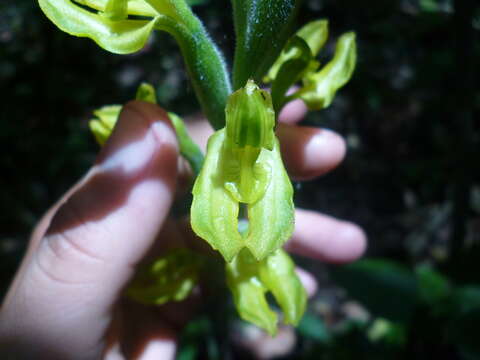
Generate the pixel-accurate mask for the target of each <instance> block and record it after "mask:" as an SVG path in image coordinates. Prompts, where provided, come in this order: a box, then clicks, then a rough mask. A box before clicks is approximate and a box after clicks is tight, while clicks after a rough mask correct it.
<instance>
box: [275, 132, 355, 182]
mask: <svg viewBox="0 0 480 360" xmlns="http://www.w3.org/2000/svg"><path fill="white" fill-rule="evenodd" d="M276 132H277V136H278V138H279V140H280V148H281V151H282V159H283V161H284V163H285V167H286V169H287V171H288V173H289V174H290V176H291V177H292V178H293V179H295V180H308V179H312V178H314V177H317V176H319V175H322V174H324V173H326V172H328V171H330V170H332V169H333V168H335V167H336V166H337V165H338V164H340V162H341V161H342V160H343V158H344V157H345V152H346V146H345V141H344V140H343V138H342V137H341V136H340V135H338V134H337V133H335V132H333V131H331V130H327V129H319V128H312V127H299V126H294V125H287V124H278V126H277V130H276Z"/></svg>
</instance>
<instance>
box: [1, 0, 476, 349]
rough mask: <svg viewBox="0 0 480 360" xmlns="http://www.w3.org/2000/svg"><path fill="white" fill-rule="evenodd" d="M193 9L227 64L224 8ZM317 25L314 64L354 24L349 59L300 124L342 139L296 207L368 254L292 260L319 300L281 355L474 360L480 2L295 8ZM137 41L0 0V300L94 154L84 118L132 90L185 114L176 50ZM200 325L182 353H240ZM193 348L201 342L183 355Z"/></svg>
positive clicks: (344, 2)
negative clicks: (92, 36)
mask: <svg viewBox="0 0 480 360" xmlns="http://www.w3.org/2000/svg"><path fill="white" fill-rule="evenodd" d="M196 3H198V4H197V5H196V6H195V11H196V13H197V14H198V15H199V16H200V17H201V18H202V19H203V20H204V22H205V24H206V26H207V28H208V29H209V31H210V32H211V34H212V37H213V38H214V39H215V40H216V41H217V43H218V44H219V46H220V47H221V48H222V49H223V50H224V52H225V54H226V57H227V60H228V62H229V64H230V65H231V59H232V58H233V48H234V34H233V24H232V20H231V16H230V5H229V2H228V1H226V0H223V1H222V0H209V1H208V0H203V1H202V0H197V1H196ZM320 17H322V18H328V19H329V20H330V31H331V40H330V41H329V45H328V46H327V49H326V50H325V51H324V52H323V55H322V57H323V58H328V56H329V55H331V52H332V47H333V45H334V39H335V38H336V37H337V36H338V35H339V34H341V33H343V32H345V31H348V30H354V31H356V32H357V38H358V48H359V56H358V59H359V61H358V65H357V69H356V72H355V75H354V77H353V79H352V81H351V82H350V83H349V84H348V85H347V86H346V87H345V89H343V90H342V91H340V92H339V94H338V96H337V98H336V100H335V101H334V103H333V104H332V106H331V107H330V108H329V109H327V110H324V111H321V112H315V113H311V114H310V115H309V116H308V118H307V119H306V120H305V123H307V124H315V125H318V126H322V127H329V128H332V129H335V130H336V131H338V132H340V133H341V134H342V135H343V136H344V137H345V138H346V140H347V143H348V148H349V152H348V155H347V158H346V161H345V162H344V163H343V164H342V165H341V166H340V167H339V168H338V169H336V170H335V171H333V172H332V173H331V174H329V175H327V176H324V177H322V178H321V179H319V180H316V181H312V182H307V183H303V184H298V185H297V193H296V198H297V199H296V200H297V204H298V205H300V206H302V207H305V208H310V209H316V210H319V211H322V212H325V213H328V214H331V215H334V216H338V217H340V218H344V219H348V220H351V221H354V222H357V223H358V224H360V225H361V226H362V227H363V228H364V229H365V230H366V232H367V234H368V237H369V248H368V254H367V256H366V258H365V259H364V260H362V261H359V262H357V263H355V264H352V265H349V266H327V265H323V264H313V263H311V262H308V261H306V260H305V259H298V261H299V262H300V263H303V265H305V266H306V267H307V268H308V269H309V270H311V271H313V272H314V273H315V274H316V275H317V276H318V278H319V281H320V291H319V294H318V295H317V296H316V298H315V299H313V300H312V301H311V303H310V307H309V311H308V313H307V315H306V317H305V319H304V321H303V322H302V324H301V326H300V328H299V330H298V332H297V337H298V338H297V340H298V341H297V343H296V346H295V348H294V352H293V355H292V354H291V355H289V356H287V357H288V358H295V359H304V358H305V359H309V358H312V359H353V358H356V359H358V358H360V359H362V358H366V359H367V358H368V359H404V358H407V357H408V358H411V359H430V358H436V359H439V358H440V359H479V358H480V342H479V341H478V339H479V337H478V336H479V335H478V334H479V331H478V328H479V327H480V265H479V263H480V166H479V155H480V151H479V142H480V138H479V130H480V129H479V123H478V121H477V119H478V116H479V111H480V87H479V86H478V85H477V84H478V81H479V80H480V78H479V77H480V73H479V68H480V67H479V65H480V61H479V59H480V37H479V32H480V7H479V5H478V3H477V2H476V1H473V0H457V1H454V0H451V1H450V0H438V1H435V0H390V1H384V0H371V1H368V2H365V1H358V0H305V1H304V6H303V8H302V11H301V13H300V18H299V24H304V23H305V22H307V21H309V20H313V19H317V18H320ZM151 40H152V41H150V43H149V45H148V46H147V48H146V49H144V50H143V51H141V52H140V53H138V54H134V55H129V56H119V55H113V54H109V53H107V52H105V51H103V50H101V49H100V48H99V47H97V46H96V45H95V44H94V43H93V42H92V41H90V40H88V39H75V38H72V37H70V36H69V35H67V34H65V33H62V32H60V31H59V30H57V29H56V28H55V27H54V26H53V25H52V24H51V23H50V22H49V21H48V20H47V19H46V17H45V16H44V15H43V14H42V13H41V12H40V10H39V8H38V6H37V4H36V2H34V1H32V0H16V1H13V0H6V1H5V0H3V1H2V2H1V3H0V95H1V98H0V99H1V100H0V101H1V104H2V106H1V107H0V129H1V131H0V154H1V155H0V169H1V173H0V286H1V290H0V291H1V292H0V295H1V296H3V294H4V292H5V290H6V287H7V286H8V284H9V282H10V280H11V278H12V276H13V274H14V272H15V269H16V267H17V266H18V263H19V261H20V259H21V256H22V254H23V251H24V249H25V246H26V242H27V240H28V236H29V232H30V230H31V229H32V227H33V226H34V224H35V223H36V221H37V220H38V219H39V217H40V216H41V215H42V213H43V212H44V211H45V210H46V209H47V208H48V207H49V206H50V205H52V204H53V202H54V201H55V200H56V199H57V198H58V197H59V196H60V195H61V194H62V193H63V192H64V191H65V190H66V189H68V188H69V187H70V186H71V185H72V184H73V183H74V182H75V181H76V179H78V178H79V177H80V176H81V175H82V174H83V173H85V171H86V170H87V169H88V168H89V166H90V164H91V163H92V161H93V159H94V156H95V153H96V152H97V150H98V148H97V145H96V144H95V143H94V141H93V137H92V136H91V134H90V133H89V131H88V127H87V124H88V120H89V118H90V117H91V116H92V110H93V109H95V108H97V107H99V106H102V105H105V104H111V103H124V102H126V101H127V100H129V99H131V98H132V97H133V95H134V93H135V89H136V87H137V86H138V84H139V82H140V81H142V80H143V81H148V82H150V83H153V84H155V86H156V87H157V93H158V97H159V102H160V104H161V105H162V106H163V107H165V108H168V109H169V110H172V111H175V112H177V113H179V114H182V115H186V114H189V113H191V112H194V111H195V110H197V109H198V107H197V104H196V101H195V98H194V94H193V91H192V88H191V87H190V85H189V83H188V82H187V79H186V77H185V73H184V67H183V64H182V59H181V56H180V54H179V51H178V49H177V47H176V44H175V43H174V41H173V40H172V39H171V38H170V37H169V36H168V35H166V34H163V33H156V34H155V35H154V37H153V38H152V39H151ZM210 328H211V326H209V325H208V323H205V321H204V320H202V319H197V320H195V321H192V324H191V326H190V327H189V328H188V329H187V331H186V335H185V337H184V341H183V347H182V349H183V350H182V351H181V352H180V357H181V358H182V359H193V358H196V357H203V358H212V359H213V358H231V357H232V356H233V357H235V356H238V355H232V354H234V353H235V351H234V348H235V346H234V345H231V346H229V345H228V344H227V346H226V349H225V346H223V348H221V349H220V350H219V349H218V348H215V346H216V345H215V336H214V334H213V333H212V331H211V330H209V329H210ZM211 333H212V334H211ZM210 337H211V339H210ZM204 338H207V339H210V340H211V341H210V342H211V343H212V344H213V345H212V346H213V347H211V346H210V345H209V346H203V347H202V346H200V347H196V346H195V344H199V343H201V342H200V340H199V339H204ZM212 339H213V340H212ZM215 349H216V350H215ZM219 354H221V355H219ZM222 354H223V355H222ZM219 356H220V357H219ZM245 356H246V355H245Z"/></svg>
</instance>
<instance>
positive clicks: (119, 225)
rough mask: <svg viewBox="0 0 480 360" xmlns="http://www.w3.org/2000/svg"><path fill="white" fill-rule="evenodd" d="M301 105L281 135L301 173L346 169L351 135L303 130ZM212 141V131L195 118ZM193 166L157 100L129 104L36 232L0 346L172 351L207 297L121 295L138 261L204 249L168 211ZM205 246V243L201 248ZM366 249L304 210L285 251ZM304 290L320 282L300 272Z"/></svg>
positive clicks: (344, 257) (319, 253) (195, 126)
mask: <svg viewBox="0 0 480 360" xmlns="http://www.w3.org/2000/svg"><path fill="white" fill-rule="evenodd" d="M305 112H306V109H305V107H304V106H303V104H302V103H301V102H292V103H290V104H289V105H287V106H286V107H285V108H284V110H283V112H282V113H281V115H280V122H281V123H280V124H279V125H278V127H277V135H278V137H279V139H280V142H281V148H282V153H283V157H284V160H285V165H286V168H287V170H288V171H289V173H290V175H291V176H292V178H294V179H297V180H307V179H311V178H314V177H316V176H319V175H322V174H324V173H325V172H328V171H330V170H331V169H333V168H334V167H335V166H337V165H338V164H339V163H340V162H341V161H342V159H343V157H344V155H345V142H344V141H343V139H342V138H341V137H340V136H339V135H337V134H335V133H334V132H332V131H330V130H324V129H316V128H306V127H299V126H297V125H296V123H297V122H298V121H299V120H300V119H301V118H302V117H303V116H304V114H305ZM189 130H190V131H191V133H192V135H194V137H195V138H196V140H197V141H198V142H199V143H200V144H201V146H205V144H206V139H207V138H208V136H209V135H210V134H211V132H212V130H211V129H210V127H209V125H208V124H207V122H206V121H204V120H197V121H193V122H191V123H190V129H189ZM185 177H186V172H185V166H184V165H183V164H182V162H181V161H179V158H178V145H177V142H176V139H175V133H174V131H173V128H172V126H171V124H170V122H169V121H168V120H167V116H166V114H165V112H164V111H163V110H162V109H160V108H159V107H157V106H155V105H152V104H149V103H144V102H138V101H136V102H131V103H129V104H127V105H126V106H125V107H124V110H123V111H122V113H121V115H120V119H119V122H118V124H117V126H116V128H115V130H114V132H113V134H112V136H111V138H110V139H109V140H108V141H107V143H106V145H105V146H104V147H103V148H102V150H101V152H100V154H99V155H98V158H97V160H96V162H95V164H94V166H93V167H92V168H91V169H90V171H89V172H88V173H87V174H86V175H85V176H84V178H82V179H81V180H80V181H79V182H78V183H77V184H76V185H74V186H73V187H72V189H70V190H69V191H68V192H67V193H66V194H65V195H64V196H63V197H62V199H60V200H59V201H58V202H57V203H56V204H55V205H54V206H53V207H52V208H51V209H50V210H48V211H47V213H46V214H45V215H44V216H43V217H42V219H41V220H40V222H39V223H38V225H37V226H36V228H35V229H34V231H33V233H32V237H31V241H30V245H29V248H28V251H27V253H26V255H25V257H24V259H23V261H22V264H21V266H20V268H19V270H18V272H17V274H16V276H15V278H14V281H13V282H12V284H11V286H10V289H9V291H8V294H7V296H6V298H5V300H4V303H3V305H2V307H1V309H0V344H1V345H4V346H2V348H3V349H4V351H5V353H6V354H15V356H16V358H26V359H33V358H48V359H52V360H54V359H97V358H107V359H165V360H168V359H173V358H174V355H175V350H176V344H177V335H178V333H179V330H180V329H181V327H182V325H183V324H185V323H186V322H187V321H188V319H189V317H190V316H191V314H192V313H193V311H194V309H195V306H196V304H198V302H199V301H200V300H201V299H200V296H199V295H198V294H197V295H194V296H192V297H191V298H189V299H187V300H186V301H183V302H181V303H172V304H167V305H166V306H163V307H160V308H157V307H147V306H141V305H138V304H133V303H131V302H129V301H126V300H125V299H123V297H122V296H121V294H122V291H123V289H124V288H125V286H126V285H127V284H128V281H129V280H130V279H131V278H132V276H133V274H134V272H135V268H136V267H137V265H138V264H139V263H141V262H142V261H145V260H146V259H149V258H151V257H152V256H154V254H158V253H159V252H161V251H163V250H164V249H166V248H168V246H170V245H169V244H171V243H172V240H174V241H175V243H176V244H178V243H179V242H184V243H186V244H189V243H190V244H191V243H192V242H194V243H196V244H197V245H198V242H199V241H200V240H199V239H196V238H195V237H194V235H193V234H192V233H191V230H189V227H188V225H186V224H188V221H186V220H185V219H181V220H173V219H171V218H168V212H169V209H170V206H171V204H172V201H173V199H174V196H175V193H177V194H178V193H179V192H182V184H183V183H184V180H182V179H185ZM200 246H202V245H200ZM365 247H366V238H365V234H364V232H363V231H362V230H361V229H360V228H359V227H358V226H356V225H354V224H352V223H349V222H344V221H341V220H337V219H334V218H332V217H329V216H326V215H322V214H319V213H316V212H313V211H307V210H301V209H297V211H296V229H295V232H294V234H293V236H292V239H291V240H290V241H289V242H288V243H287V249H288V250H289V251H290V252H292V253H295V254H299V255H304V256H308V257H310V258H313V259H316V260H321V261H325V262H330V263H344V262H349V261H352V260H355V259H357V258H358V257H360V256H361V255H362V253H363V252H364V250H365ZM298 271H299V275H300V277H301V279H302V282H303V283H304V285H305V287H306V289H307V292H308V293H309V294H310V295H312V294H313V293H314V292H315V290H316V283H315V280H314V278H313V276H312V275H310V274H308V273H307V272H305V271H303V270H298Z"/></svg>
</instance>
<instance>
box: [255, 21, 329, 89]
mask: <svg viewBox="0 0 480 360" xmlns="http://www.w3.org/2000/svg"><path fill="white" fill-rule="evenodd" d="M294 38H300V39H302V40H304V42H305V43H304V44H305V45H304V44H298V45H297V44H291V41H292V40H293V39H294ZM327 39H328V21H327V20H316V21H312V22H309V23H308V24H306V25H305V26H303V27H302V28H301V29H300V30H298V31H297V32H296V33H295V35H294V36H293V37H292V38H290V40H289V41H288V42H287V44H286V45H285V47H284V48H283V50H282V52H281V54H280V56H279V57H278V58H277V60H275V63H274V64H273V65H272V67H271V68H270V70H269V71H268V74H267V76H265V77H264V79H263V81H264V82H271V81H273V80H274V79H276V78H277V73H278V71H279V70H280V68H281V67H282V65H283V64H285V63H286V62H287V61H289V60H291V59H294V58H299V57H303V56H305V55H303V53H307V54H311V55H310V57H311V58H312V59H313V58H315V56H317V54H318V53H319V52H320V50H321V49H322V48H323V46H324V45H325V43H326V41H327ZM295 45H297V46H299V45H300V46H299V47H297V46H295ZM305 46H306V47H307V48H308V50H309V51H306V49H305ZM299 52H300V53H301V54H299ZM313 70H315V69H313Z"/></svg>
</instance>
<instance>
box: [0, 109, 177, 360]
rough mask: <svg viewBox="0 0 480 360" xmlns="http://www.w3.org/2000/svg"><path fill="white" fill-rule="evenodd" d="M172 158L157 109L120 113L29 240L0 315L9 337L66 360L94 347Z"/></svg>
mask: <svg viewBox="0 0 480 360" xmlns="http://www.w3.org/2000/svg"><path fill="white" fill-rule="evenodd" d="M177 151H178V150H177V144H176V138H175V133H174V131H173V128H172V127H171V124H170V122H169V120H168V117H167V114H166V113H165V112H164V111H163V110H161V109H160V108H158V107H156V106H154V105H152V104H148V103H143V102H132V103H129V104H127V105H126V106H125V108H124V110H123V111H122V113H121V115H120V119H119V121H118V124H117V126H116V127H115V130H114V132H113V134H112V136H111V138H110V139H109V140H108V142H107V144H106V145H105V147H104V148H103V149H102V152H101V153H100V155H99V157H98V159H97V162H96V164H95V166H94V167H93V168H92V169H91V170H90V172H89V173H88V174H87V176H86V177H85V178H84V179H83V180H82V181H81V182H80V183H79V184H78V185H77V186H76V187H75V188H74V190H73V191H72V193H71V194H69V195H68V196H67V197H66V198H65V199H63V201H62V203H61V204H60V206H59V209H58V211H56V213H55V214H52V215H53V218H52V217H51V216H50V217H49V216H46V217H45V218H44V219H43V220H42V223H41V224H40V225H39V229H42V230H38V231H36V232H35V236H37V237H38V239H34V241H33V243H32V244H33V245H32V248H31V249H30V251H29V253H30V256H29V257H28V258H27V260H26V261H25V262H24V264H23V265H22V269H21V271H20V272H19V275H18V276H17V278H16V280H15V282H14V285H13V286H12V288H11V290H10V292H9V294H8V296H7V300H6V303H5V304H4V307H3V308H2V313H1V315H0V316H2V317H7V318H8V317H11V318H10V319H9V320H6V321H1V322H0V323H2V324H15V326H13V327H12V328H10V329H8V332H9V333H10V334H16V335H17V336H18V337H19V338H28V335H29V334H35V335H36V336H37V338H36V339H30V341H31V342H32V343H34V344H35V345H32V346H36V347H37V348H41V347H43V348H44V349H43V350H44V351H45V353H48V349H55V351H65V352H66V353H68V354H69V356H68V357H70V355H71V354H72V353H73V354H75V353H78V354H80V353H81V352H83V351H84V349H92V350H91V351H92V354H94V353H95V351H96V350H95V349H99V348H101V346H100V345H101V344H100V343H99V339H101V338H102V334H103V333H104V331H105V330H106V327H107V326H108V323H109V321H110V309H111V307H112V305H113V304H114V302H115V301H116V299H117V298H118V296H119V294H120V293H121V291H122V289H123V287H124V286H125V284H126V283H127V281H128V280H129V279H130V277H131V276H132V274H133V270H134V266H135V264H136V263H138V262H139V260H140V259H141V258H142V257H143V256H144V254H145V253H146V252H147V250H148V249H149V248H150V247H151V246H152V243H153V241H154V239H155V236H156V235H157V232H158V230H159V229H160V227H161V225H162V223H163V221H164V219H165V216H166V214H167V212H168V209H169V207H170V204H171V201H172V193H173V190H174V184H175V180H176V171H177ZM50 218H51V222H50ZM49 222H50V224H48V223H49ZM45 228H47V230H46V234H45V235H44V234H43V232H44V230H43V229H45ZM18 313H21V314H22V321H18V320H17V319H16V318H15V317H16V316H15V314H18ZM46 329H47V330H46ZM0 332H2V329H0ZM20 335H23V336H20ZM77 350H78V351H77ZM91 357H92V358H93V357H95V356H93V355H92V356H91ZM51 358H52V359H53V358H55V357H51Z"/></svg>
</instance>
